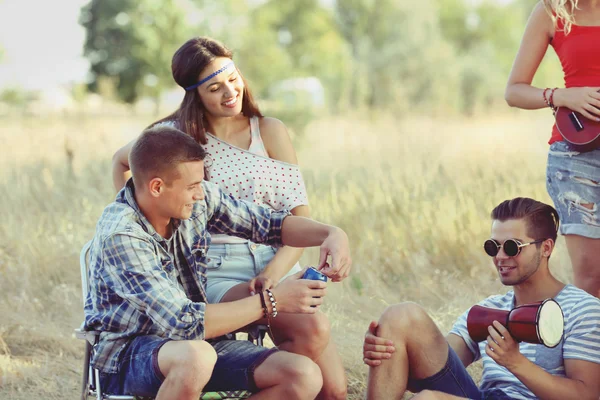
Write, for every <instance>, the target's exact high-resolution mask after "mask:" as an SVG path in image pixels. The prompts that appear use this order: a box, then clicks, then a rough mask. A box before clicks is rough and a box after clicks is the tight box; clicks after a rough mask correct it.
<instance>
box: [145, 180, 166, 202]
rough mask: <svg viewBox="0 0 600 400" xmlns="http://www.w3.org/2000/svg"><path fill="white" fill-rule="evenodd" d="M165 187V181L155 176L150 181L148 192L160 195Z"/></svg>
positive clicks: (152, 194)
mask: <svg viewBox="0 0 600 400" xmlns="http://www.w3.org/2000/svg"><path fill="white" fill-rule="evenodd" d="M164 189H165V183H164V182H163V180H162V179H160V178H153V179H152V180H150V182H148V192H149V193H150V196H152V197H159V196H160V194H161V193H162V192H163V191H164Z"/></svg>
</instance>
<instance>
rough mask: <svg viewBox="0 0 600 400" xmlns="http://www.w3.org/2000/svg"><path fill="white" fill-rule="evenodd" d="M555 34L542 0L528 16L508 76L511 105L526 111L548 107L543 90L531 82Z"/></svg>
mask: <svg viewBox="0 0 600 400" xmlns="http://www.w3.org/2000/svg"><path fill="white" fill-rule="evenodd" d="M553 35H554V26H553V22H552V18H550V16H549V15H548V13H547V11H546V9H545V8H544V5H543V4H542V2H539V3H538V4H537V5H536V6H535V8H534V9H533V12H532V13H531V15H530V17H529V21H528V22H527V27H526V28H525V33H524V34H523V39H522V40H521V46H520V47H519V51H518V53H517V57H516V58H515V61H514V63H513V67H512V70H511V72H510V76H509V78H508V83H507V85H506V91H505V94H504V97H505V99H506V102H507V103H508V105H509V106H511V107H518V108H523V109H527V110H533V109H539V108H544V107H547V104H546V103H545V102H544V97H543V91H544V89H540V88H536V87H533V86H531V82H532V81H533V77H534V75H535V73H536V71H537V69H538V67H539V65H540V63H541V61H542V59H543V58H544V54H546V50H547V49H548V45H549V44H550V41H551V40H552V36H553ZM555 94H556V93H555Z"/></svg>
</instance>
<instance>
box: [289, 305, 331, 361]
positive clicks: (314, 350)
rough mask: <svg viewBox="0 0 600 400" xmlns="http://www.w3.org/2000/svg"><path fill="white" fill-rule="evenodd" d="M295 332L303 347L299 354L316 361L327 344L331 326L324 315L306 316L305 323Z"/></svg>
mask: <svg viewBox="0 0 600 400" xmlns="http://www.w3.org/2000/svg"><path fill="white" fill-rule="evenodd" d="M296 332H297V335H298V337H299V338H298V339H299V340H298V341H299V342H301V343H303V345H302V346H303V347H304V349H303V350H304V351H302V352H301V354H303V355H305V356H307V357H309V358H310V359H312V360H316V359H318V358H319V357H320V356H321V354H322V353H323V351H324V350H325V348H326V347H327V344H328V343H329V339H330V335H331V325H330V323H329V320H328V319H327V316H325V314H323V313H316V314H313V315H310V316H308V318H306V321H305V323H304V324H303V325H302V326H299V327H298V330H297V331H296Z"/></svg>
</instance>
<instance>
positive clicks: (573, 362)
mask: <svg viewBox="0 0 600 400" xmlns="http://www.w3.org/2000/svg"><path fill="white" fill-rule="evenodd" d="M491 216H492V220H493V222H492V230H491V237H490V239H488V240H487V241H485V244H484V250H485V252H486V253H487V254H488V255H489V256H490V257H492V258H493V262H494V265H495V266H496V269H497V271H498V275H499V277H500V280H501V282H502V283H503V284H504V285H506V286H512V290H510V291H509V292H508V293H506V294H505V295H497V296H492V297H489V298H487V299H486V300H483V301H482V302H480V303H479V304H480V305H482V306H484V307H491V308H500V309H504V310H511V309H513V308H514V307H516V306H520V305H523V304H529V303H534V302H538V301H542V300H545V299H548V298H553V299H554V300H556V302H557V303H558V304H559V305H560V306H561V308H562V311H563V313H564V335H563V339H562V340H561V342H560V343H559V344H558V345H557V346H556V347H554V348H548V347H545V346H543V345H540V344H530V343H518V342H517V341H516V340H514V339H513V338H512V337H511V335H510V333H509V332H508V331H507V329H506V328H505V327H504V326H502V325H501V324H500V323H498V322H497V321H494V322H493V325H492V326H489V327H488V331H489V336H488V337H487V341H483V342H481V343H476V342H474V341H473V340H472V339H471V338H470V336H469V334H468V331H467V324H466V317H467V313H468V310H467V311H466V312H465V313H464V314H463V315H462V316H461V317H460V318H459V319H458V320H457V321H456V323H455V324H454V326H453V328H452V330H451V331H450V333H449V334H448V335H447V336H446V337H444V336H443V335H442V333H441V332H440V330H439V329H438V328H437V326H436V325H435V323H434V322H433V320H432V319H431V318H430V317H429V316H428V315H427V313H426V312H425V311H424V310H423V309H422V308H420V307H419V306H418V305H416V304H414V303H403V304H397V305H393V306H391V307H388V309H386V310H385V312H384V313H383V315H382V316H381V318H380V319H379V321H378V322H375V321H373V322H371V324H370V326H369V329H368V331H367V334H366V335H365V340H364V345H363V355H364V362H365V364H367V365H369V367H370V371H369V386H368V395H367V398H368V399H370V400H379V399H386V400H387V399H399V398H402V396H403V394H404V392H405V391H406V390H410V391H412V392H419V394H418V395H417V396H415V398H416V399H456V398H469V399H535V398H542V399H561V400H566V399H577V400H582V399H593V400H596V399H598V398H599V396H600V300H599V299H597V298H595V297H593V296H591V295H589V294H588V293H586V292H584V291H583V290H580V289H578V288H576V287H575V286H573V285H570V284H567V285H565V284H564V283H562V282H560V281H559V280H558V279H556V278H555V277H554V276H552V274H551V272H550V270H549V268H548V259H549V258H550V255H551V254H552V251H553V250H554V243H555V241H556V234H557V231H558V224H559V222H558V214H557V212H556V210H555V209H554V208H553V207H551V206H549V205H547V204H543V203H540V202H538V201H535V200H532V199H528V198H516V199H512V200H507V201H504V202H502V203H501V204H499V205H498V206H497V207H496V208H495V209H494V210H493V211H492V215H491ZM480 358H481V359H483V376H482V379H481V382H480V385H479V387H478V386H477V385H476V384H475V382H474V381H473V379H472V378H471V377H470V376H469V374H468V373H467V370H466V367H467V366H468V365H469V364H471V363H472V362H474V361H477V360H478V359H480Z"/></svg>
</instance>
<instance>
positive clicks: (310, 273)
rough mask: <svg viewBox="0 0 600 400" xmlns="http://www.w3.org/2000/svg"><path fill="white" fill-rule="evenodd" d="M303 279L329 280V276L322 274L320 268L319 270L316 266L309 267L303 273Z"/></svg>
mask: <svg viewBox="0 0 600 400" xmlns="http://www.w3.org/2000/svg"><path fill="white" fill-rule="evenodd" d="M302 279H310V280H313V281H323V282H327V276H326V275H324V274H322V273H321V272H320V271H319V270H317V269H316V268H314V267H310V268H308V269H307V270H306V272H305V273H304V275H302Z"/></svg>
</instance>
